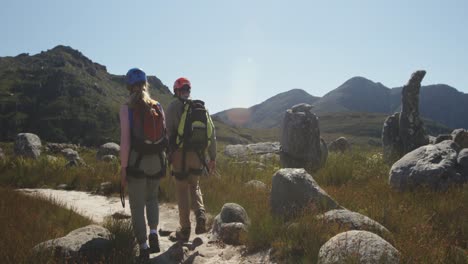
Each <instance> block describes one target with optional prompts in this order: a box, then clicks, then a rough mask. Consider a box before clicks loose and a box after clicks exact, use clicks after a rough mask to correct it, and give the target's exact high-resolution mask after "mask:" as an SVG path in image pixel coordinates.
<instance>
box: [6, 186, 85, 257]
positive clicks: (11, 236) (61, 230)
mask: <svg viewBox="0 0 468 264" xmlns="http://www.w3.org/2000/svg"><path fill="white" fill-rule="evenodd" d="M90 223H91V220H90V219H88V218H85V217H83V216H81V215H79V214H77V213H76V212H74V211H73V210H69V209H65V208H64V207H63V206H61V205H60V204H59V203H56V202H53V201H50V200H48V199H46V198H39V197H30V196H27V195H24V194H21V193H19V192H17V191H14V190H12V189H10V188H5V187H0V226H1V228H0V237H1V238H2V239H0V248H1V249H2V250H0V259H2V262H3V263H30V262H31V261H32V260H31V255H30V253H31V249H32V248H33V247H34V246H35V245H37V244H39V243H41V242H43V241H46V240H49V239H53V238H57V237H61V236H64V235H66V234H67V233H69V232H70V231H72V230H74V229H77V228H80V227H83V226H86V225H88V224H90Z"/></svg>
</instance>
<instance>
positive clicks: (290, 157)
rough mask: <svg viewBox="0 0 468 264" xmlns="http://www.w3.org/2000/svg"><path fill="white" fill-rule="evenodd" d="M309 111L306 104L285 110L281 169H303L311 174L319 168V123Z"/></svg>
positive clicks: (282, 128)
mask: <svg viewBox="0 0 468 264" xmlns="http://www.w3.org/2000/svg"><path fill="white" fill-rule="evenodd" d="M311 109H312V106H310V105H308V104H299V105H295V106H293V107H292V108H291V109H288V110H286V113H285V115H284V119H283V124H282V127H281V131H282V133H281V140H280V144H281V152H280V162H281V167H283V168H305V169H307V170H308V171H311V172H313V171H316V170H318V169H320V167H321V164H322V162H321V161H322V150H321V148H320V143H321V142H320V129H319V122H318V118H317V116H315V114H313V113H312V112H311Z"/></svg>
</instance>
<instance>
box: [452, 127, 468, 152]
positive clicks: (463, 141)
mask: <svg viewBox="0 0 468 264" xmlns="http://www.w3.org/2000/svg"><path fill="white" fill-rule="evenodd" d="M452 138H453V141H455V143H457V144H458V145H459V146H460V147H461V148H468V130H466V129H463V128H459V129H455V130H453V132H452Z"/></svg>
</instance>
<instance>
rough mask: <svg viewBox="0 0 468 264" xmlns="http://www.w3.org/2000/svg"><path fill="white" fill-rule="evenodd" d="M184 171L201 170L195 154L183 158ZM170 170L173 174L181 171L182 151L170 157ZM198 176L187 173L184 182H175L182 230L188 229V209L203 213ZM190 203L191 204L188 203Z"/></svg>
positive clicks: (188, 153)
mask: <svg viewBox="0 0 468 264" xmlns="http://www.w3.org/2000/svg"><path fill="white" fill-rule="evenodd" d="M185 164H186V165H185V170H186V171H189V170H190V169H198V170H199V169H201V168H202V164H201V162H200V159H199V157H198V156H197V154H196V153H195V152H187V153H186V156H185ZM172 170H173V171H174V172H175V173H178V172H181V171H182V151H181V150H177V151H176V152H175V153H174V154H173V156H172ZM199 178H200V176H199V175H194V174H192V173H189V174H188V176H187V178H185V179H184V180H177V179H176V180H175V181H176V192H177V194H176V196H177V203H178V206H179V223H180V226H181V227H182V228H190V208H192V209H193V210H194V211H195V212H197V211H203V212H204V211H205V206H204V205H203V194H202V192H201V189H200V185H199ZM190 202H191V203H190Z"/></svg>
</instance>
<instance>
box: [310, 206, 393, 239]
mask: <svg viewBox="0 0 468 264" xmlns="http://www.w3.org/2000/svg"><path fill="white" fill-rule="evenodd" d="M317 218H319V219H322V220H323V221H325V222H327V223H337V224H338V225H340V227H341V228H346V229H347V230H366V231H369V232H373V233H378V234H382V235H383V234H389V233H390V232H389V231H388V229H387V228H385V227H384V226H382V225H381V224H379V223H378V222H376V221H374V220H372V219H370V218H369V217H367V216H365V215H362V214H359V213H356V212H352V211H349V210H346V209H339V210H330V211H328V212H326V213H324V214H321V215H318V216H317Z"/></svg>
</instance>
